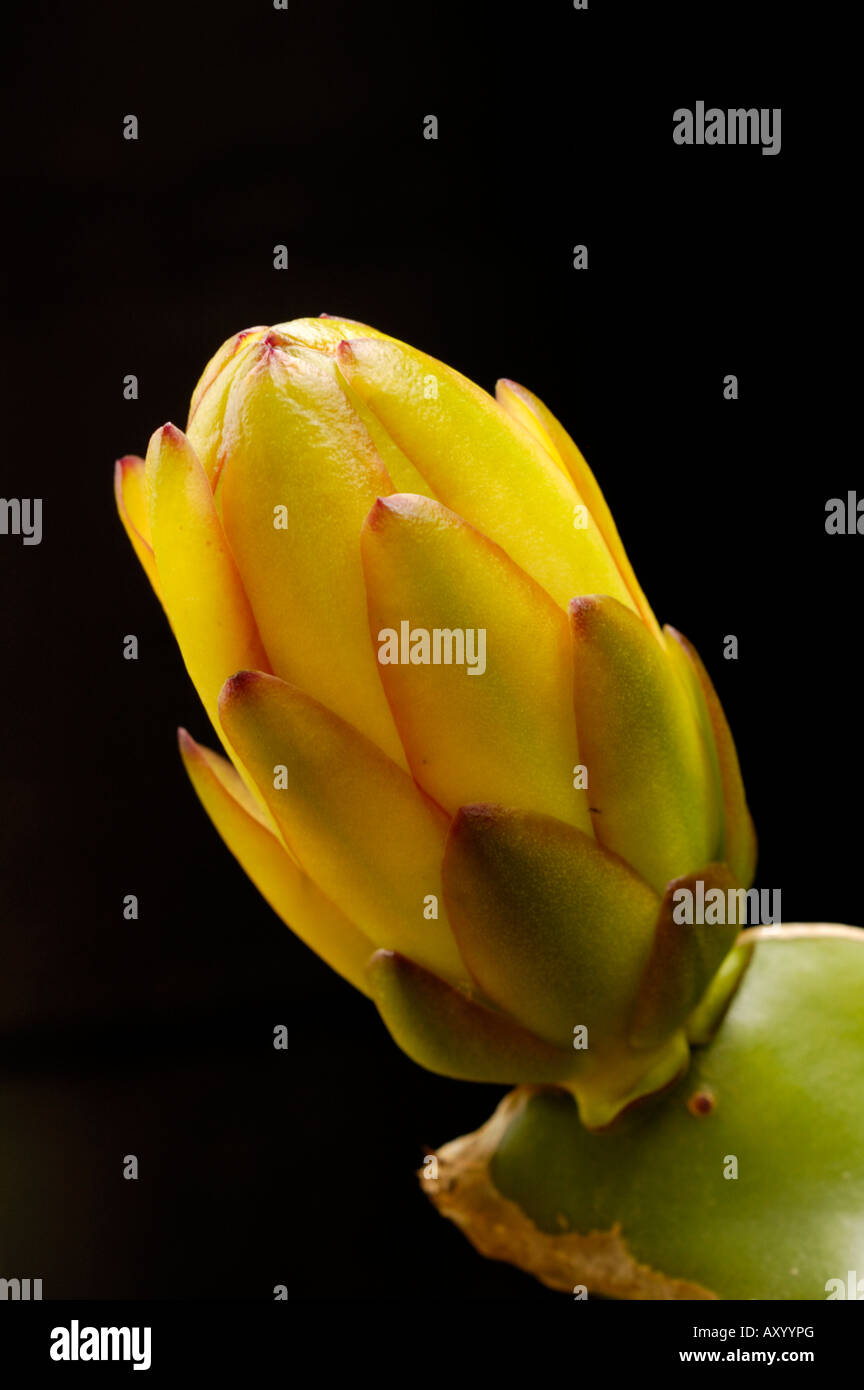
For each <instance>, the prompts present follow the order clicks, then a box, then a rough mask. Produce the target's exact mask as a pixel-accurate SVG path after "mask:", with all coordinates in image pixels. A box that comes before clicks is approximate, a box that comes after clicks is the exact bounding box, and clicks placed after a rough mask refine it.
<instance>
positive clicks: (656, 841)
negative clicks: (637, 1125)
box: [116, 317, 755, 1125]
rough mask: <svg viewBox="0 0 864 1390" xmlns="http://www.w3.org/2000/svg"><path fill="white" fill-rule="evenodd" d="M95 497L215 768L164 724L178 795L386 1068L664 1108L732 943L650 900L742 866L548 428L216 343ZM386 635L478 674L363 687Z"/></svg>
mask: <svg viewBox="0 0 864 1390" xmlns="http://www.w3.org/2000/svg"><path fill="white" fill-rule="evenodd" d="M116 492H117V501H118V507H119V511H120V515H121V518H122V520H123V523H124V525H125V527H126V530H127V533H128V535H129V537H130V540H131V541H132V544H133V546H134V548H135V551H136V553H137V555H138V557H139V559H140V561H141V563H142V565H143V566H144V569H145V570H146V572H147V574H148V576H149V578H150V580H151V583H152V584H153V587H154V589H155V591H156V593H157V595H158V596H159V598H160V600H161V602H162V604H163V606H164V608H165V611H166V614H167V616H168V618H169V621H170V623H171V626H172V628H173V630H174V633H175V636H176V638H177V641H178V644H179V646H180V649H181V652H182V654H183V658H184V660H185V662H186V666H187V669H188V671H189V674H190V676H191V678H192V680H193V681H194V683H195V686H196V688H197V690H198V692H199V694H200V696H201V699H202V702H203V704H204V706H205V708H206V710H207V713H208V714H209V716H210V719H211V721H212V723H213V726H214V728H215V730H216V732H217V734H218V736H219V738H220V740H221V742H222V745H223V748H224V750H225V753H226V754H227V758H226V757H222V756H220V755H218V754H216V753H213V752H211V751H209V750H207V749H206V748H203V747H201V746H199V745H198V744H197V743H195V742H194V741H193V740H192V739H191V738H190V737H189V735H188V734H186V733H185V732H184V731H181V734H180V746H181V752H182V755H183V759H184V762H185V765H186V768H187V771H188V773H189V776H190V778H191V780H192V782H193V785H194V786H195V789H196V791H197V793H198V795H199V797H200V799H201V801H202V802H203V804H204V806H205V808H206V810H207V811H208V814H209V815H210V817H211V818H212V820H213V822H214V824H215V826H216V828H217V829H218V831H219V833H220V834H221V836H222V837H223V839H224V840H225V842H226V844H227V845H228V847H229V848H230V850H231V851H232V853H233V854H234V855H235V856H236V857H237V859H238V860H239V861H240V863H241V864H242V865H243V867H244V868H245V869H246V871H247V873H248V874H249V876H250V877H251V878H252V879H253V881H254V882H255V883H256V885H257V886H258V887H259V889H260V890H261V892H262V893H263V894H264V896H265V897H266V898H267V899H268V901H269V902H270V903H271V904H272V906H273V907H274V909H275V910H276V911H277V912H278V913H279V914H280V916H281V917H283V918H284V920H285V921H286V922H287V923H288V924H289V925H290V926H291V928H292V929H293V930H294V931H295V932H296V933H297V934H298V935H299V936H300V937H301V938H302V939H303V940H304V941H305V942H307V944H309V945H310V946H311V947H312V948H313V949H314V950H315V951H317V952H318V953H319V955H321V956H322V957H323V958H324V960H326V961H327V962H328V963H329V964H330V965H331V966H333V967H334V968H335V969H336V970H338V971H339V972H340V973H341V974H343V975H344V976H345V977H346V978H347V979H348V980H350V981H351V983H352V984H354V985H356V986H357V988H359V989H361V990H363V991H364V992H365V993H367V994H370V995H371V996H372V997H373V998H374V1000H375V1002H376V1004H377V1006H378V1008H379V1010H380V1012H381V1015H382V1017H383V1018H384V1021H385V1023H386V1024H387V1026H388V1028H389V1029H390V1031H391V1032H392V1034H393V1036H394V1037H395V1038H396V1040H397V1042H398V1043H399V1044H400V1045H401V1046H402V1047H403V1048H404V1049H405V1050H406V1051H407V1052H408V1053H409V1054H410V1055H411V1056H412V1057H414V1058H415V1059H416V1060H417V1061H418V1062H420V1063H422V1064H423V1065H425V1066H427V1067H430V1068H432V1069H433V1070H436V1071H441V1072H444V1073H446V1074H448V1075H452V1076H457V1077H465V1078H468V1079H476V1080H485V1081H499V1082H505V1083H511V1082H513V1083H515V1082H520V1081H529V1082H546V1081H548V1082H553V1083H557V1084H564V1085H567V1086H568V1087H570V1089H571V1090H572V1091H573V1092H574V1094H575V1095H576V1097H577V1099H578V1101H579V1105H580V1110H581V1113H582V1115H583V1119H585V1121H586V1123H588V1124H591V1125H602V1124H605V1123H608V1121H609V1120H610V1119H611V1118H613V1117H614V1115H615V1114H616V1113H617V1112H618V1111H619V1110H620V1109H621V1108H622V1106H623V1105H625V1104H627V1103H628V1102H629V1101H631V1100H632V1099H634V1098H636V1097H638V1096H639V1095H642V1094H645V1093H646V1092H647V1091H650V1090H653V1089H656V1088H657V1087H659V1086H662V1085H664V1084H667V1083H668V1082H669V1081H670V1080H671V1079H672V1077H674V1076H675V1075H676V1074H677V1073H678V1072H679V1071H680V1069H681V1068H682V1067H683V1066H684V1065H686V1060H687V1055H688V1043H687V1018H688V1015H689V1014H690V1013H691V1011H692V1010H693V1009H694V1007H695V1005H696V1004H697V1003H698V1001H699V999H700V998H701V997H702V996H703V994H704V991H705V990H706V988H707V986H708V984H709V983H710V980H711V978H712V976H713V975H714V973H715V972H716V970H717V969H718V967H719V966H720V964H721V962H722V960H723V959H724V957H725V956H726V954H727V952H728V951H729V949H730V947H731V945H732V942H733V939H734V936H735V929H734V927H733V928H724V927H721V928H711V929H710V930H709V929H705V930H702V931H700V930H698V929H694V928H686V929H685V928H676V927H674V925H673V924H672V922H671V915H670V911H669V903H670V895H671V892H672V891H674V889H675V888H676V887H679V886H681V884H682V883H683V884H684V885H685V886H686V885H687V884H688V883H690V882H691V881H694V882H695V881H696V880H699V879H701V880H704V881H705V883H706V884H708V885H715V886H719V887H721V888H724V889H725V888H726V887H727V886H735V885H741V886H743V887H748V886H749V885H750V883H751V882H752V878H753V873H754V865H755V840H754V835H753V830H752V824H751V821H750V816H749V813H748V811H747V807H746V803H745V798H744V790H743V786H742V782H741V776H740V772H739V767H738V760H737V757H736V754H735V748H734V745H733V742H732V738H731V735H730V733H729V729H728V726H727V724H726V721H725V718H724V715H723V712H722V709H721V706H720V703H719V701H718V699H717V696H716V694H715V693H714V691H713V689H712V687H711V683H710V680H709V678H708V676H707V674H706V672H705V669H704V667H703V666H702V664H701V662H700V661H699V658H698V656H697V655H696V653H695V652H694V650H693V648H692V647H691V646H690V644H689V643H688V642H687V641H686V640H685V639H684V638H683V637H681V635H680V634H679V633H677V632H675V631H674V629H671V628H666V629H664V630H662V631H661V629H660V628H659V627H658V624H657V622H656V620H655V618H654V615H653V614H652V612H651V610H650V608H649V607H648V604H647V601H646V599H645V597H644V595H643V593H642V591H641V589H640V588H639V585H638V583H637V581H636V578H635V575H634V573H633V570H632V567H631V565H630V563H629V561H628V559H627V556H626V554H625V552H624V549H623V547H622V545H621V542H620V539H619V537H618V533H617V531H616V528H615V524H614V522H613V520H612V516H611V514H610V512H609V509H608V507H607V506H606V504H605V502H604V500H603V497H602V494H601V493H600V490H599V488H598V486H597V483H596V482H595V480H594V478H593V476H592V474H591V472H590V470H589V468H588V465H587V463H586V462H585V460H584V458H583V457H582V455H581V454H580V452H579V450H578V449H577V448H576V446H575V444H573V442H572V440H571V439H570V438H569V437H568V435H567V434H566V433H565V431H564V430H563V428H562V427H561V425H560V424H559V423H558V422H557V420H556V419H555V418H554V417H553V416H552V415H551V414H550V412H549V411H548V410H547V409H546V407H545V406H544V405H543V404H542V403H541V402H540V401H539V400H538V399H537V398H536V397H535V396H533V395H532V394H531V393H530V392H528V391H526V390H525V389H524V388H523V387H520V386H518V385H516V384H515V383H514V382H511V381H501V382H499V383H498V388H497V398H493V397H491V396H489V395H488V394H487V393H486V392H484V391H482V390H481V389H480V388H479V387H477V386H476V385H474V384H473V383H472V382H470V381H468V380H467V379H466V378H465V377H463V376H461V375H460V374H459V373H458V372H455V371H453V370H452V369H451V368H449V367H447V366H445V365H444V364H443V363H441V362H438V361H436V360H435V359H433V358H431V357H428V356H426V355H425V354H423V353H421V352H418V351H416V350H415V349H413V348H411V347H408V346H406V345H405V344H404V343H401V342H398V341H396V340H395V339H393V338H390V337H388V336H387V335H385V334H382V333H378V332H376V331H375V330H374V329H371V328H368V327H366V326H365V325H362V324H358V323H354V322H350V321H346V320H337V319H332V318H327V317H322V318H320V319H300V320H297V321H295V322H293V323H286V324H281V325H279V326H277V327H276V328H270V329H268V328H255V329H250V330H248V331H246V332H245V333H240V334H238V335H237V336H236V337H235V338H233V339H231V340H230V341H229V342H227V343H226V344H225V345H224V346H223V347H222V348H221V349H220V350H219V352H218V353H217V354H216V356H215V357H214V358H213V359H212V361H211V362H210V363H209V364H208V366H207V368H206V369H205V371H204V374H203V376H202V378H201V381H200V382H199V384H198V386H197V388H196V390H195V393H194V395H193V398H192V404H191V409H190V414H189V420H188V423H187V427H186V431H185V433H183V432H182V431H181V430H179V429H177V428H176V427H175V426H173V425H165V426H163V428H162V429H159V430H157V431H156V433H155V434H154V435H153V437H152V439H151V441H150V446H149V449H148V451H147V458H146V461H145V460H142V459H140V458H135V457H126V458H123V459H121V460H120V461H119V463H118V464H117V470H116ZM406 622H407V623H410V625H411V629H412V630H418V631H422V632H427V633H432V632H435V633H437V632H445V633H448V634H452V633H453V632H454V631H457V630H458V631H463V632H478V631H481V630H482V632H483V634H484V641H485V649H484V669H483V671H482V673H480V672H479V670H478V671H475V672H474V673H473V674H474V675H475V676H476V678H475V679H470V678H468V674H467V671H466V667H465V666H464V665H462V664H459V663H458V662H453V661H451V662H449V663H443V662H442V663H439V664H430V663H429V661H425V662H424V661H421V660H418V661H416V662H415V661H412V660H411V659H410V658H409V660H407V661H399V660H392V661H391V660H388V661H387V662H386V664H382V661H380V660H379V645H380V643H379V636H380V634H382V633H384V632H387V631H391V632H398V631H399V630H400V626H401V625H402V624H404V623H406Z"/></svg>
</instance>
